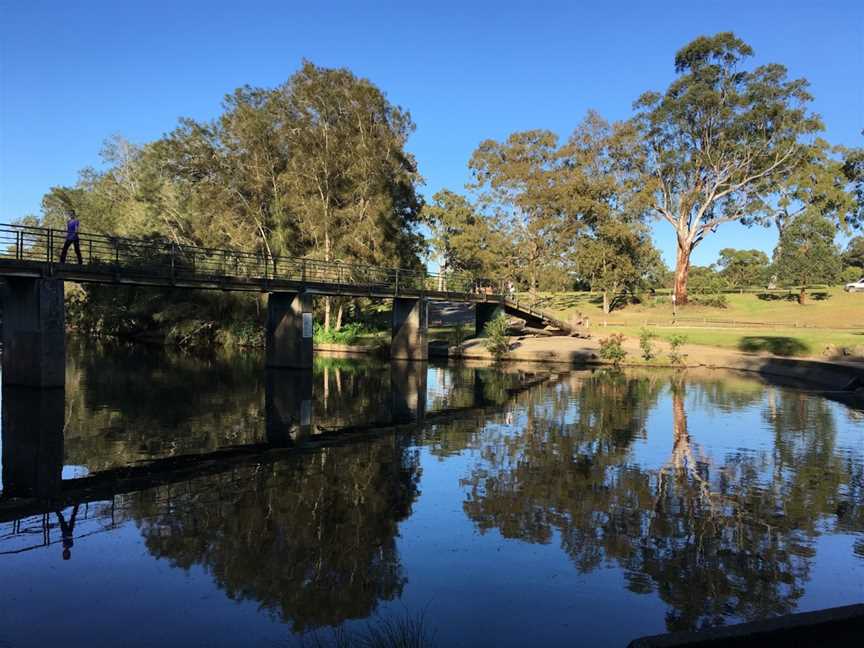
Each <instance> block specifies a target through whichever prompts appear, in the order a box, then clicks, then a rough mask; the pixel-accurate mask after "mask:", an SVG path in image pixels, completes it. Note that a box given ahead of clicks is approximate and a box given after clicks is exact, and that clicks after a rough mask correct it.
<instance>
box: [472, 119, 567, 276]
mask: <svg viewBox="0 0 864 648" xmlns="http://www.w3.org/2000/svg"><path fill="white" fill-rule="evenodd" d="M468 166H469V168H470V169H471V171H472V174H473V178H474V181H473V183H472V184H470V185H469V188H470V189H472V190H476V191H478V192H479V198H480V200H479V205H480V207H481V209H485V210H487V212H488V213H489V216H490V217H491V218H493V219H495V220H496V221H497V222H498V224H499V226H500V228H501V230H502V231H505V232H506V233H507V234H508V236H509V237H510V240H511V242H512V245H513V247H514V249H515V251H516V252H515V262H516V264H517V266H518V267H519V268H520V271H521V273H522V274H523V276H524V278H525V280H526V283H527V284H528V286H529V288H530V289H531V291H532V292H535V291H536V290H537V288H538V286H539V283H540V278H541V274H542V273H544V272H548V271H549V270H550V269H552V268H557V269H560V268H561V266H562V265H563V264H564V260H565V256H566V254H567V252H568V251H569V250H571V249H572V242H573V237H574V235H575V233H576V229H577V228H576V227H575V223H574V221H573V219H571V218H570V217H569V215H568V210H567V204H566V198H567V196H566V194H565V192H564V190H563V185H564V183H565V182H566V169H565V167H564V165H563V164H562V156H561V155H560V151H559V147H558V136H557V135H555V134H554V133H552V132H550V131H547V130H532V131H524V132H517V133H513V134H511V135H510V136H509V137H508V138H507V139H506V140H504V141H503V142H496V141H494V140H485V141H483V142H481V143H480V145H479V146H478V147H477V150H476V151H474V154H473V156H472V157H471V160H470V161H469V163H468Z"/></svg>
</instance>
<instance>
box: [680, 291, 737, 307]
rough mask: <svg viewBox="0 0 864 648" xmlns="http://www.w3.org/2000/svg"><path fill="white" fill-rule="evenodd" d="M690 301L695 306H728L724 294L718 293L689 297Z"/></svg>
mask: <svg viewBox="0 0 864 648" xmlns="http://www.w3.org/2000/svg"><path fill="white" fill-rule="evenodd" d="M690 302H691V303H693V304H696V305H697V306H708V307H710V308H727V307H728V306H729V300H728V299H726V295H720V294H718V295H699V296H697V297H691V298H690Z"/></svg>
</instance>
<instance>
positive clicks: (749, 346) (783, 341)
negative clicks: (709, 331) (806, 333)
mask: <svg viewBox="0 0 864 648" xmlns="http://www.w3.org/2000/svg"><path fill="white" fill-rule="evenodd" d="M738 348H739V349H740V350H741V351H768V352H769V353H773V354H774V355H779V356H795V355H801V354H803V353H807V352H808V351H810V346H809V345H807V344H805V343H804V342H802V341H801V340H799V339H797V338H791V337H784V336H762V335H751V336H747V337H744V338H741V341H740V342H739V343H738Z"/></svg>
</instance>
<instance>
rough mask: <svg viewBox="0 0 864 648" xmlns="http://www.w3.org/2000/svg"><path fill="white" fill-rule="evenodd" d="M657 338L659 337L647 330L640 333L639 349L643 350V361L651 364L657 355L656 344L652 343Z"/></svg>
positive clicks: (644, 329)
mask: <svg viewBox="0 0 864 648" xmlns="http://www.w3.org/2000/svg"><path fill="white" fill-rule="evenodd" d="M656 337H657V335H656V334H655V333H653V332H652V331H650V330H649V329H647V328H643V329H642V330H640V331H639V348H640V349H642V359H643V360H645V361H646V362H650V361H651V360H653V359H654V358H655V357H656V355H657V354H656V353H654V343H653V342H652V340H653V339H654V338H656Z"/></svg>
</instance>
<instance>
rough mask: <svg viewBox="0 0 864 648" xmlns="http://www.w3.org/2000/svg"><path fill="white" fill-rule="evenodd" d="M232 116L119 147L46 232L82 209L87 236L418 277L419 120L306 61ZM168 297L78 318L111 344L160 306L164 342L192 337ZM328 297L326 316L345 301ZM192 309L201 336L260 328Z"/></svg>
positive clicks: (60, 193)
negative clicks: (175, 320) (415, 143)
mask: <svg viewBox="0 0 864 648" xmlns="http://www.w3.org/2000/svg"><path fill="white" fill-rule="evenodd" d="M223 106H224V107H223V111H222V113H221V114H220V115H218V116H217V118H216V119H215V120H213V121H209V122H199V121H195V120H192V119H182V120H181V121H180V123H179V125H178V127H177V128H176V129H175V130H174V131H172V132H171V133H169V134H168V135H166V136H164V137H162V138H161V139H159V140H156V141H153V142H148V143H144V144H140V145H136V144H131V143H130V142H128V141H126V140H125V139H123V138H121V137H114V138H112V139H110V140H109V141H108V142H106V144H105V146H104V148H103V150H102V157H103V162H104V167H105V169H104V170H99V171H97V170H94V169H87V170H85V171H83V172H82V173H81V175H80V180H79V181H78V183H77V184H76V185H75V186H72V187H54V188H52V189H51V190H50V191H49V192H48V194H46V195H45V197H44V199H43V214H42V222H44V223H46V224H51V225H53V226H61V225H62V223H63V216H62V214H63V211H64V210H65V209H66V208H68V207H73V208H75V209H76V211H77V213H78V215H79V216H80V219H81V228H82V232H87V233H90V232H92V233H104V234H116V235H128V236H135V237H147V236H153V237H158V238H164V239H168V240H171V241H176V242H178V243H183V244H200V245H207V246H212V247H227V248H232V249H243V250H254V251H262V252H269V253H271V254H273V255H293V256H309V257H311V258H318V259H329V260H337V259H338V260H342V261H346V262H359V263H365V264H376V265H387V266H397V267H402V268H409V269H413V268H419V267H420V258H421V255H422V253H423V252H424V251H425V242H424V241H423V239H422V236H421V235H420V233H419V229H418V228H419V226H420V205H421V200H420V197H419V195H418V193H417V186H418V184H419V182H420V180H421V179H420V176H419V174H418V172H417V169H416V164H415V161H414V159H413V157H412V156H411V155H410V153H408V152H407V151H406V149H405V146H406V142H407V139H408V137H409V136H410V134H411V132H412V131H413V129H414V124H413V122H412V121H411V117H410V115H409V114H408V112H406V111H405V110H403V109H401V108H399V107H398V106H395V105H393V104H392V103H390V102H389V101H388V100H387V98H386V96H385V95H384V93H383V92H382V91H381V90H380V89H379V88H377V87H376V86H375V85H373V84H372V83H371V82H369V81H368V80H366V79H363V78H360V77H357V76H355V75H354V74H352V73H351V72H350V71H348V70H346V69H328V68H322V67H317V66H315V65H313V64H312V63H309V62H304V63H303V65H302V66H301V68H300V69H299V70H298V71H296V72H295V73H294V74H293V75H292V76H291V77H290V78H289V79H288V80H287V81H286V82H285V83H284V84H282V85H281V86H279V87H276V88H253V87H249V86H244V87H241V88H238V89H237V90H236V91H234V92H233V93H232V94H230V95H228V97H226V99H225V101H224V104H223ZM112 290H113V289H112ZM91 295H95V293H91V292H87V293H86V294H85V295H84V296H83V297H82V299H84V301H85V302H88V300H89V298H90V296H91ZM161 295H162V296H161V299H160V300H159V305H157V304H153V303H149V302H148V303H146V304H145V303H133V302H129V303H122V304H120V303H117V304H116V306H117V308H116V309H115V312H117V313H118V314H117V315H115V314H112V313H111V312H110V309H106V308H103V306H104V305H105V303H106V301H105V299H103V298H102V296H101V295H100V296H99V299H97V300H96V301H94V302H93V303H89V302H88V303H85V304H84V306H83V307H81V308H78V310H77V311H74V314H75V315H76V316H79V317H77V319H78V323H79V324H80V325H81V326H87V325H88V324H87V322H85V320H90V322H91V324H92V323H93V317H91V316H90V314H89V313H90V312H95V313H97V319H98V323H97V324H94V325H96V326H98V327H99V328H100V330H101V331H102V333H103V334H106V335H109V334H112V333H121V332H130V331H131V332H135V331H136V330H137V331H145V330H147V331H148V332H149V329H150V327H151V325H152V324H153V323H154V322H155V319H154V318H152V317H151V315H153V314H154V313H155V312H156V311H158V310H159V308H160V307H162V308H164V309H165V310H166V316H165V317H164V318H163V320H164V322H165V325H164V326H162V327H161V328H162V330H161V333H162V334H163V335H164V336H165V338H166V339H173V338H177V339H185V338H186V337H187V336H188V335H189V334H191V333H192V331H191V330H185V327H180V328H178V329H175V330H174V331H173V332H172V331H171V330H170V325H171V321H172V317H171V316H170V313H168V312H167V311H170V310H171V308H172V302H180V303H185V302H187V301H192V298H190V297H187V296H181V295H180V293H179V292H177V293H173V292H172V293H168V292H163V293H162V294H161ZM126 297H129V295H126ZM126 297H124V299H125V298H126ZM139 297H140V298H144V295H143V294H141V295H134V296H132V299H133V300H134V299H138V298H139ZM148 299H149V296H148ZM99 300H102V301H101V302H99ZM323 301H324V302H325V311H329V308H330V304H331V301H333V303H335V300H323ZM194 303H195V306H196V309H195V312H194V315H195V317H197V318H198V319H200V321H201V324H205V325H206V326H205V328H204V329H202V331H201V332H199V333H195V334H194V335H195V336H196V337H200V336H201V335H202V334H204V333H205V332H206V336H208V337H209V339H211V340H222V339H227V338H230V337H231V335H230V334H228V332H227V329H228V328H229V323H230V322H233V321H234V320H236V319H240V320H245V321H247V322H252V321H254V319H253V318H250V317H249V311H248V309H245V307H244V308H240V307H238V308H237V309H236V310H235V311H233V312H230V313H227V315H228V316H227V317H226V313H225V312H224V311H223V309H222V302H221V301H220V298H219V297H218V295H217V294H216V293H208V294H207V295H206V296H202V297H200V298H195V299H194ZM252 303H254V302H252ZM254 312H255V314H256V316H257V311H254ZM120 313H122V318H121V316H120ZM121 319H122V321H121ZM324 319H325V320H328V319H329V317H328V312H325V314H324ZM181 329H183V330H181ZM207 331H209V332H207Z"/></svg>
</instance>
